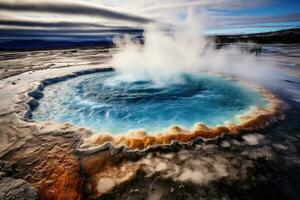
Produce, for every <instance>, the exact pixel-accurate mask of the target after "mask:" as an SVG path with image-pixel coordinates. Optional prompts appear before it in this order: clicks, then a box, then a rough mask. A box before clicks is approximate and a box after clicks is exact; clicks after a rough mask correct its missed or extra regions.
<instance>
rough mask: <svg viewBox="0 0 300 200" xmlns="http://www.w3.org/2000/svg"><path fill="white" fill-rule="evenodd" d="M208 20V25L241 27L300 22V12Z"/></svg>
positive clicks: (218, 17)
mask: <svg viewBox="0 0 300 200" xmlns="http://www.w3.org/2000/svg"><path fill="white" fill-rule="evenodd" d="M207 20H208V22H207V23H208V27H209V28H214V27H222V28H228V27H229V26H230V27H240V26H244V27H245V26H246V27H249V26H252V27H254V26H256V25H260V26H262V24H272V23H283V22H300V13H291V14H285V15H274V16H238V17H237V16H214V17H212V18H210V19H207Z"/></svg>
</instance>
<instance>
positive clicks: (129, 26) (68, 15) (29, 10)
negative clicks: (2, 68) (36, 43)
mask: <svg viewBox="0 0 300 200" xmlns="http://www.w3.org/2000/svg"><path fill="white" fill-rule="evenodd" d="M190 10H193V13H194V15H193V17H194V19H193V21H195V22H198V23H199V27H202V28H203V29H204V30H205V33H208V34H237V33H238V34H240V33H255V32H266V31H273V30H279V29H288V28H298V27H300V1H298V0H72V1H69V0H1V1H0V38H18V37H19V38H20V37H22V38H23V37H31V38H43V37H49V38H51V37H53V38H73V37H77V38H81V37H82V38H91V37H98V36H101V35H113V34H115V33H123V32H127V31H130V32H132V33H135V32H137V33H138V32H139V31H140V30H142V29H143V28H144V27H146V26H148V25H149V24H156V25H157V26H159V27H161V28H166V29H169V28H180V27H181V26H182V25H183V24H184V22H185V21H186V18H187V13H188V12H189V11H190ZM196 26H197V24H196Z"/></svg>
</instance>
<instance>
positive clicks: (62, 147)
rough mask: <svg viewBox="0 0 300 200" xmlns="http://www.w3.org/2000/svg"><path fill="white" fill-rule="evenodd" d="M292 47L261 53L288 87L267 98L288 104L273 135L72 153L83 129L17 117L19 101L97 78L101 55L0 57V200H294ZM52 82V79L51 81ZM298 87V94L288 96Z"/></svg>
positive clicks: (297, 114)
mask: <svg viewBox="0 0 300 200" xmlns="http://www.w3.org/2000/svg"><path fill="white" fill-rule="evenodd" d="M298 49H299V47H298V46H297V45H296V46H293V45H292V46H287V45H266V46H263V49H262V55H260V56H265V57H266V58H268V59H273V60H276V62H279V63H281V64H280V67H279V68H277V69H276V70H279V71H282V72H285V73H287V74H289V75H291V76H293V77H294V78H293V79H287V80H282V83H283V86H282V87H283V88H282V89H280V90H276V91H274V92H277V94H278V95H280V96H281V97H282V98H283V100H285V101H286V103H287V104H288V110H287V111H286V118H285V120H284V121H281V122H279V123H277V124H275V125H274V126H272V127H269V128H268V129H264V130H257V131H256V132H250V133H245V134H243V135H237V136H230V137H228V136H225V137H223V138H219V139H218V140H213V141H205V140H197V141H195V142H194V143H191V144H187V145H181V144H179V143H173V144H172V145H171V146H161V147H159V148H156V149H153V150H151V151H147V152H146V153H145V152H144V153H139V152H128V151H125V150H124V149H123V148H118V149H117V148H113V147H111V146H107V148H102V149H96V150H94V151H88V152H81V151H78V149H77V147H78V145H79V144H80V143H81V141H82V138H85V137H86V136H89V135H91V132H90V131H89V130H88V129H85V128H80V127H76V126H74V125H71V124H54V123H51V122H43V123H41V122H39V123H37V122H33V121H30V120H28V119H25V118H23V116H24V114H26V111H27V110H28V109H29V107H28V104H27V103H28V102H29V101H30V100H32V97H30V96H28V95H27V94H28V92H30V91H32V90H33V89H35V88H36V87H37V86H38V85H39V82H40V81H42V80H45V79H48V80H52V81H53V80H56V79H55V77H63V76H65V75H69V74H74V73H77V72H78V71H83V70H85V71H89V70H90V71H93V70H99V69H100V70H101V69H103V68H106V67H109V66H107V65H105V62H106V61H107V59H109V58H110V57H111V55H112V54H113V52H111V51H108V49H103V48H93V49H84V48H81V49H68V50H49V51H28V52H1V53H0V138H1V140H0V199H266V198H268V199H298V198H299V196H300V191H299V188H300V182H299V178H300V159H299V158H300V157H299V155H300V154H299V150H300V146H299V144H300V143H299V140H300V126H299V124H300V121H299V120H300V109H299V108H300V105H299V99H300V98H299V91H298V90H299V87H297V86H298V85H297V84H299V83H298V82H297V80H298V78H299V74H300V70H299V69H300V68H299V67H300V65H299V63H300V62H299V54H300V53H299V51H298ZM53 78H54V79H53ZM297 88H298V90H297Z"/></svg>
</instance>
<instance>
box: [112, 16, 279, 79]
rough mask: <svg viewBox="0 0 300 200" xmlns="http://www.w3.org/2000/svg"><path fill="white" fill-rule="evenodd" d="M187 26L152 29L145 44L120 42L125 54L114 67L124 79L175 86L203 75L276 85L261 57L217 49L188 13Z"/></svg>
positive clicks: (231, 48)
mask: <svg viewBox="0 0 300 200" xmlns="http://www.w3.org/2000/svg"><path fill="white" fill-rule="evenodd" d="M188 13H189V14H188V17H187V20H186V23H185V25H184V26H183V27H182V28H181V29H180V30H175V31H172V32H171V33H170V32H165V31H161V30H159V28H157V27H153V26H152V27H148V28H147V29H146V31H145V34H144V38H145V41H144V44H140V43H139V42H136V41H132V40H131V39H130V38H125V39H116V40H115V43H116V44H117V45H119V46H121V47H122V48H121V50H120V51H119V52H118V53H117V54H115V55H114V57H113V59H112V61H111V64H112V66H114V67H115V68H116V70H117V72H119V73H120V74H122V75H126V77H127V78H128V76H129V77H130V78H133V79H150V80H152V81H154V82H155V83H158V84H161V83H167V84H172V83H174V82H178V81H181V79H180V77H181V75H182V74H183V73H188V74H197V73H200V72H203V71H209V72H215V73H222V74H226V75H232V76H238V77H240V78H244V79H248V80H252V81H253V80H254V81H257V82H261V81H262V80H263V81H270V79H272V81H274V77H275V76H274V75H273V74H272V73H273V72H271V71H270V67H272V66H273V65H274V63H270V62H267V61H266V60H263V59H262V58H260V57H259V56H255V55H251V54H249V53H245V52H242V51H241V50H240V49H239V48H237V47H236V46H232V45H229V46H227V47H224V48H222V49H216V48H215V47H214V43H213V41H210V40H209V39H207V38H206V37H205V36H204V34H203V32H202V30H203V29H202V28H201V24H202V23H200V21H201V20H199V18H203V16H201V17H199V16H195V14H194V12H193V11H190V12H188Z"/></svg>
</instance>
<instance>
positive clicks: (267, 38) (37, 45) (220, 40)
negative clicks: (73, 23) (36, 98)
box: [0, 29, 300, 51]
mask: <svg viewBox="0 0 300 200" xmlns="http://www.w3.org/2000/svg"><path fill="white" fill-rule="evenodd" d="M209 38H213V39H215V40H216V43H217V44H220V45H222V44H224V43H234V42H255V43H260V44H266V43H300V29H289V30H281V31H274V32H267V33H256V34H242V35H218V36H210V37H209ZM136 39H140V41H141V42H142V43H143V38H142V35H139V36H136ZM88 46H113V42H112V38H104V37H103V38H97V39H94V40H91V41H69V40H65V41H62V40H58V41H55V40H42V39H33V40H10V41H5V42H0V51H15V50H23V51H25V50H47V49H66V48H75V47H88Z"/></svg>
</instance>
